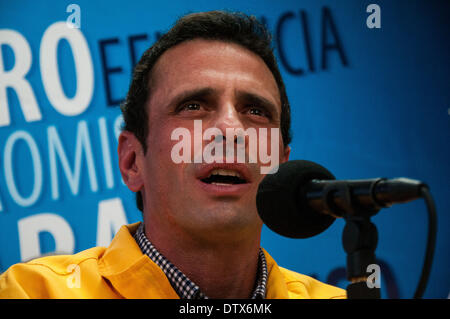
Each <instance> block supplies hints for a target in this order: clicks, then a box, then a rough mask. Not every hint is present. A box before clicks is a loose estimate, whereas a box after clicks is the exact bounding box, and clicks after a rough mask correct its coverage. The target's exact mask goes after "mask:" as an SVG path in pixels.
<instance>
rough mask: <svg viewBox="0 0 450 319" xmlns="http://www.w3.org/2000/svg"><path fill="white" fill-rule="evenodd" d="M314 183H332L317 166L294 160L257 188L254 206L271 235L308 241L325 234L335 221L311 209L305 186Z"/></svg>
mask: <svg viewBox="0 0 450 319" xmlns="http://www.w3.org/2000/svg"><path fill="white" fill-rule="evenodd" d="M313 179H321V180H330V179H335V177H334V176H333V174H331V173H330V172H329V171H328V170H327V169H326V168H324V167H322V166H320V165H319V164H316V163H313V162H310V161H304V160H295V161H288V162H285V163H283V164H281V165H280V166H279V168H278V172H276V173H275V174H268V175H266V176H265V177H264V179H263V180H262V182H261V183H260V184H259V187H258V193H257V195H256V206H257V208H258V214H259V216H260V217H261V219H262V221H263V222H264V223H265V224H266V225H267V227H269V228H270V229H271V230H273V231H274V232H276V233H278V234H280V235H282V236H286V237H290V238H308V237H312V236H315V235H317V234H319V233H321V232H323V231H325V230H326V229H327V228H328V227H330V226H331V224H332V223H333V222H334V220H335V218H334V217H332V216H329V215H325V214H321V213H320V212H316V211H314V210H313V209H311V208H310V207H309V206H308V204H307V200H306V185H307V184H308V182H310V181H311V180H313Z"/></svg>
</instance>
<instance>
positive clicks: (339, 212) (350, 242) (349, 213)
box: [323, 181, 381, 299]
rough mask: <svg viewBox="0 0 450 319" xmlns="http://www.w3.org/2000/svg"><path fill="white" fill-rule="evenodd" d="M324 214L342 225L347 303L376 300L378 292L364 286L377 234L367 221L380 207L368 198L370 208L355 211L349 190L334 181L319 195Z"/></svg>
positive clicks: (347, 187)
mask: <svg viewBox="0 0 450 319" xmlns="http://www.w3.org/2000/svg"><path fill="white" fill-rule="evenodd" d="M336 192H338V193H339V194H340V195H341V196H340V197H339V198H341V199H342V201H341V202H340V203H339V207H337V206H336V205H335V204H333V201H331V200H329V199H331V198H332V195H333V194H334V193H336ZM323 196H324V199H325V200H324V203H326V205H327V206H328V207H327V210H328V211H329V212H330V213H331V214H332V215H334V216H336V217H343V218H344V220H345V222H346V224H345V227H344V231H343V235H342V243H343V246H344V250H345V252H346V253H347V279H348V280H349V281H350V282H351V283H350V284H349V285H348V286H347V289H346V290H347V298H348V299H380V298H381V294H380V288H378V287H376V286H375V285H373V284H371V285H370V286H369V284H368V275H367V272H368V266H369V265H373V264H375V249H376V247H377V244H378V231H377V228H376V226H375V225H374V224H373V223H372V222H371V221H370V217H371V216H373V215H375V214H376V213H378V211H379V210H380V206H378V205H377V204H376V200H375V199H374V198H373V197H372V196H370V197H372V198H371V199H370V200H371V201H373V203H374V205H373V206H372V208H371V209H367V208H366V209H364V210H363V209H359V208H358V207H357V206H356V205H355V204H354V203H353V202H352V196H351V192H350V187H349V186H348V184H347V183H345V182H343V183H340V182H338V181H336V183H333V184H332V185H330V186H329V187H326V188H325V189H324V192H323Z"/></svg>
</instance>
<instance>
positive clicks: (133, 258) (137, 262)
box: [99, 223, 289, 299]
mask: <svg viewBox="0 0 450 319" xmlns="http://www.w3.org/2000/svg"><path fill="white" fill-rule="evenodd" d="M139 224H140V223H135V224H131V225H124V226H122V227H121V228H120V229H119V231H118V232H117V234H116V236H114V239H113V240H112V241H111V244H110V245H109V247H108V248H107V249H106V251H105V252H104V254H103V255H102V256H101V257H100V260H99V270H100V274H101V276H103V277H104V278H106V279H107V280H108V281H109V282H110V283H111V284H112V286H113V287H114V289H116V290H117V291H118V292H119V294H120V295H122V296H123V297H124V298H131V299H141V298H145V299H178V298H179V297H178V295H177V294H176V292H175V291H174V289H173V288H172V286H171V285H170V282H169V280H168V279H167V277H166V276H165V274H164V272H163V271H162V270H161V268H159V267H158V265H156V264H155V263H154V262H153V261H152V260H151V259H150V258H148V257H147V256H146V255H145V254H143V253H142V252H141V249H140V248H139V246H138V244H137V243H136V241H135V240H134V238H133V234H134V232H135V231H136V229H137V228H138V226H139ZM263 251H264V255H265V257H266V261H267V272H268V279H267V291H266V298H270V299H271V298H278V299H285V298H289V294H288V289H287V286H286V282H285V280H284V276H283V274H282V273H281V271H280V269H279V267H278V265H277V263H276V262H275V260H274V259H273V258H272V257H271V256H270V255H269V254H268V253H267V252H266V251H265V250H264V249H263Z"/></svg>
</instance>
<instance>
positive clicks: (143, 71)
mask: <svg viewBox="0 0 450 319" xmlns="http://www.w3.org/2000/svg"><path fill="white" fill-rule="evenodd" d="M198 38H200V39H206V40H219V41H224V42H230V43H235V44H238V45H241V46H242V47H244V48H246V49H248V50H250V51H252V52H254V53H256V54H257V55H258V56H260V57H261V58H262V59H263V61H264V62H265V63H266V65H267V66H268V68H269V69H270V71H271V72H272V74H273V76H274V78H275V81H276V82H277V85H278V90H279V92H280V99H281V122H280V130H281V136H282V138H283V143H284V144H285V145H288V144H289V143H290V142H291V133H290V125H291V116H290V106H289V101H288V98H287V94H286V89H285V86H284V83H283V79H282V78H281V74H280V71H279V69H278V65H277V62H276V59H275V56H274V54H273V49H272V45H271V41H272V37H271V35H270V33H269V31H268V30H267V29H266V27H265V26H264V25H263V24H262V23H260V22H259V21H258V20H257V19H256V18H255V17H254V16H248V15H246V14H243V13H230V12H225V11H210V12H201V13H192V14H188V15H186V16H183V17H181V18H180V19H179V20H178V21H177V22H176V23H175V25H174V26H173V27H172V28H171V29H170V30H169V31H168V32H167V33H165V34H164V35H163V36H162V37H161V38H160V39H159V40H158V41H157V42H156V43H155V44H153V45H152V46H151V47H150V48H149V49H148V50H147V51H145V53H144V54H143V55H142V57H141V59H140V61H139V62H138V64H137V65H136V67H135V69H134V72H133V79H132V81H131V84H130V89H129V91H128V94H127V97H126V99H125V101H124V102H123V103H122V104H121V106H120V108H121V110H122V114H123V119H124V127H123V129H124V130H126V131H130V132H132V133H133V134H134V135H135V136H136V138H137V139H138V140H139V142H140V143H141V144H142V147H143V150H144V153H145V152H146V151H147V145H146V137H147V134H148V130H149V127H148V118H147V110H146V108H145V105H146V102H147V99H148V97H149V94H151V88H149V79H150V77H151V71H152V69H153V67H154V65H155V64H156V62H157V61H158V59H159V58H160V57H161V55H162V54H163V53H164V52H165V51H167V50H168V49H170V48H171V47H174V46H176V45H177V44H180V43H182V42H185V41H189V40H193V39H198ZM136 203H137V206H138V208H139V209H140V210H141V211H142V210H143V203H142V196H141V194H140V192H138V193H137V194H136Z"/></svg>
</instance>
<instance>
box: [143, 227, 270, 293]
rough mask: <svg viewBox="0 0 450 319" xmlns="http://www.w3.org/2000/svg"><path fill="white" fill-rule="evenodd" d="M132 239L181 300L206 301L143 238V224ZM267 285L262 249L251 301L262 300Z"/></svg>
mask: <svg viewBox="0 0 450 319" xmlns="http://www.w3.org/2000/svg"><path fill="white" fill-rule="evenodd" d="M134 239H135V240H136V242H137V244H138V245H139V247H140V248H141V251H142V253H144V254H145V255H147V256H148V257H149V258H150V259H151V260H152V261H153V262H154V263H155V264H157V265H158V266H159V267H160V268H161V269H162V271H163V272H164V274H165V275H166V277H167V279H168V280H169V282H170V284H171V285H172V287H173V289H174V290H175V292H176V293H177V294H178V296H179V297H180V298H181V299H208V297H207V296H206V295H205V294H204V293H203V292H202V291H201V290H200V287H198V286H197V285H196V284H195V283H194V282H192V281H191V280H190V279H189V278H188V277H186V275H184V274H183V273H182V272H181V271H180V270H179V269H178V268H177V267H175V266H174V265H173V264H172V263H171V262H170V261H169V260H168V259H167V258H166V257H164V256H163V255H162V254H161V253H160V252H159V251H158V250H157V249H156V248H155V246H153V245H152V243H151V242H150V240H149V239H148V238H147V236H145V232H144V224H143V223H142V224H141V225H139V227H138V229H137V231H136V233H135V234H134ZM266 283H267V263H266V257H265V256H264V252H263V251H262V249H260V250H259V260H258V274H257V282H256V286H255V289H254V290H253V293H252V296H251V299H264V298H265V296H266Z"/></svg>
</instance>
